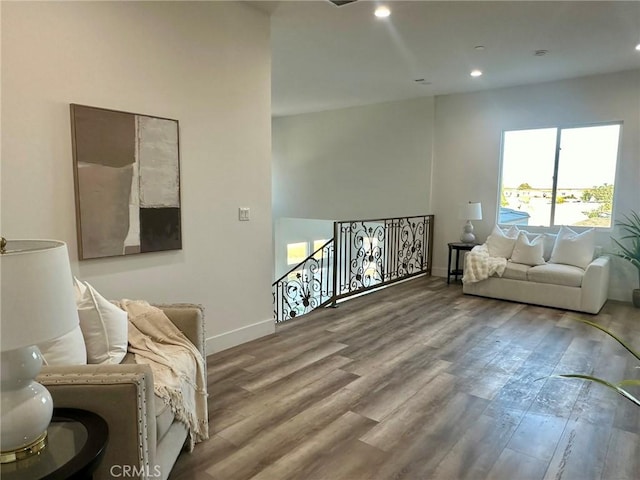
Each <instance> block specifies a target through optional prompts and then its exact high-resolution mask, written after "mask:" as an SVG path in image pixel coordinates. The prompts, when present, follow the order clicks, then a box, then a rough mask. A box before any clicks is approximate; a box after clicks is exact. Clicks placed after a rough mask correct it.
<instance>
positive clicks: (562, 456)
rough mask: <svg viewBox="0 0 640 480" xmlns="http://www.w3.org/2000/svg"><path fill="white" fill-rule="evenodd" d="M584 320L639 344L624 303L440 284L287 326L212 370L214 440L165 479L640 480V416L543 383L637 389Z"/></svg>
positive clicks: (629, 407) (632, 364) (599, 397)
mask: <svg viewBox="0 0 640 480" xmlns="http://www.w3.org/2000/svg"><path fill="white" fill-rule="evenodd" d="M208 315H209V316H211V317H215V313H213V312H208ZM575 317H582V318H587V319H591V320H593V321H596V322H598V323H600V324H602V325H604V326H607V327H610V328H612V329H613V330H615V331H616V332H617V333H619V335H620V336H621V337H623V338H625V339H626V340H629V342H630V343H631V344H632V345H633V346H634V348H636V349H640V310H638V309H634V308H633V307H632V305H631V304H626V303H621V302H613V301H609V302H608V303H607V304H606V305H605V307H604V309H603V310H602V312H601V313H600V314H598V315H597V316H592V315H587V314H577V313H570V312H565V311H562V310H556V309H550V308H543V307H537V306H530V305H522V304H517V303H510V302H503V301H499V300H491V299H485V298H479V297H471V296H465V295H462V288H461V287H460V285H447V284H446V282H445V281H444V280H443V279H441V278H437V277H423V278H419V279H416V280H412V281H410V282H406V283H403V284H400V285H396V286H393V287H390V288H387V289H384V290H382V291H379V292H375V293H373V294H370V295H366V296H363V297H359V298H356V299H354V300H350V301H347V302H344V303H342V304H340V305H339V307H338V308H337V309H325V310H322V311H319V312H314V313H312V314H310V315H307V316H305V317H302V318H300V319H298V320H294V321H291V322H288V323H287V324H284V325H282V326H279V327H278V328H277V333H276V334H275V335H271V336H269V337H264V338H261V339H258V340H256V341H253V342H250V343H247V344H244V345H240V346H238V347H235V348H233V349H230V350H227V351H224V352H220V353H217V354H215V355H211V356H210V357H209V358H208V359H207V360H208V362H207V363H208V382H209V392H210V398H209V417H210V432H211V439H210V440H208V441H207V442H204V443H201V444H199V445H197V446H196V448H195V450H194V452H193V453H191V454H189V453H183V454H182V455H181V456H180V457H179V458H178V461H177V462H176V465H175V466H174V469H173V471H172V473H171V476H170V479H171V480H184V479H193V480H213V479H215V480H245V479H255V480H258V479H260V480H370V479H371V480H388V479H389V480H390V479H408V480H426V479H442V480H458V479H473V480H482V479H503V480H528V479H532V480H541V479H545V480H546V479H549V480H574V479H575V480H585V479H607V480H609V479H611V480H625V479H629V480H631V479H634V480H635V479H640V408H639V407H637V406H635V405H633V404H632V403H631V402H629V401H628V400H625V399H624V398H622V397H621V396H619V395H616V394H615V393H613V392H611V391H609V390H608V389H605V388H604V387H601V386H599V385H595V384H593V383H589V382H584V381H580V380H564V379H558V378H544V377H547V376H549V375H552V374H556V373H588V374H594V375H596V376H602V377H604V378H607V379H610V380H620V379H622V378H640V370H639V369H638V368H637V367H638V362H636V361H634V359H633V357H632V356H631V355H630V354H629V353H628V352H626V351H625V350H623V349H622V347H620V346H619V345H618V344H617V343H615V342H614V341H613V340H611V339H610V338H609V337H607V336H606V335H605V334H604V333H602V332H600V331H598V330H596V329H593V328H591V327H588V326H586V325H584V324H581V323H579V322H576V321H574V320H573V319H572V318H575ZM214 321H215V319H214ZM635 393H636V394H640V391H638V389H636V390H635Z"/></svg>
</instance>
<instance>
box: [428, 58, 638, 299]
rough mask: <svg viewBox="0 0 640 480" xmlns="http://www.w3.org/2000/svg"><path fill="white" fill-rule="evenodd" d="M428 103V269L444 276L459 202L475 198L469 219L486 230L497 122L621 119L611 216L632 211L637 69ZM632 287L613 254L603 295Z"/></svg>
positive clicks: (624, 294) (601, 239) (491, 214)
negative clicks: (432, 223) (477, 209)
mask: <svg viewBox="0 0 640 480" xmlns="http://www.w3.org/2000/svg"><path fill="white" fill-rule="evenodd" d="M435 108H436V123H435V156H434V158H435V162H434V171H433V184H434V197H433V198H434V200H433V210H434V214H435V215H436V229H435V249H434V274H439V275H446V262H447V242H451V241H456V240H457V239H458V238H459V236H460V232H461V230H462V224H463V222H462V221H461V220H459V219H458V217H457V206H458V204H459V203H460V202H466V201H469V200H472V201H480V202H482V207H483V220H482V221H478V222H473V223H474V226H475V229H476V233H477V236H478V237H479V240H482V241H483V240H484V239H486V237H487V235H489V233H491V229H492V228H493V225H494V224H495V222H496V209H497V195H498V193H497V192H498V183H499V174H500V172H499V161H500V138H501V132H502V131H503V130H505V129H518V128H535V127H544V126H555V125H559V124H569V125H582V124H589V123H597V122H608V121H618V120H621V121H623V122H624V124H623V133H622V144H621V158H620V160H619V164H618V170H617V178H616V196H615V199H614V220H615V219H618V218H620V216H621V214H625V213H628V212H629V211H630V210H631V209H634V210H636V211H638V210H640V188H639V186H640V70H636V71H631V72H622V73H617V74H610V75H599V76H593V77H585V78H580V79H574V80H566V81H560V82H552V83H544V84H537V85H528V86H523V87H516V88H506V89H499V90H492V91H486V92H480V93H472V94H457V95H448V96H441V97H437V98H436V102H435ZM613 233H614V232H612V231H605V232H600V233H599V234H598V237H597V238H598V243H599V244H601V245H605V246H608V245H609V244H610V236H611V235H612V234H613ZM636 286H637V272H636V271H635V269H633V267H631V266H630V265H628V264H626V263H625V262H623V261H619V260H618V259H615V261H614V268H613V270H612V278H611V288H610V298H615V299H620V300H626V301H630V299H631V289H632V288H635V287H636Z"/></svg>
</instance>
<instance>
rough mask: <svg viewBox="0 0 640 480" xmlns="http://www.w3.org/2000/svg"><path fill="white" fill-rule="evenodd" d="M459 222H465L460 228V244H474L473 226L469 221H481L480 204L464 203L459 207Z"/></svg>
mask: <svg viewBox="0 0 640 480" xmlns="http://www.w3.org/2000/svg"><path fill="white" fill-rule="evenodd" d="M458 216H459V217H460V220H466V221H467V223H465V225H464V227H463V228H462V235H460V241H461V242H462V243H475V241H476V236H475V235H474V234H473V225H472V224H471V220H482V204H481V203H480V202H477V203H472V202H469V203H465V204H464V205H462V206H461V207H460V214H459V215H458Z"/></svg>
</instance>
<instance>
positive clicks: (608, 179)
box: [498, 123, 621, 228]
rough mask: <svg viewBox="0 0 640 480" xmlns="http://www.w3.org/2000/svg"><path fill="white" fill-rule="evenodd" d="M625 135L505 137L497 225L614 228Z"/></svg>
mask: <svg viewBox="0 0 640 480" xmlns="http://www.w3.org/2000/svg"><path fill="white" fill-rule="evenodd" d="M620 129H621V124H620V123H612V124H604V125H594V126H588V127H571V128H560V127H558V128H540V129H533V130H510V131H505V132H504V133H503V138H502V178H501V182H500V208H499V209H498V210H499V214H498V223H500V224H503V225H504V224H516V225H534V226H544V227H549V226H553V225H570V226H584V227H600V228H609V227H611V214H612V209H613V193H614V188H615V176H616V164H617V160H618V145H619V139H620Z"/></svg>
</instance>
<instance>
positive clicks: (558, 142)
mask: <svg viewBox="0 0 640 480" xmlns="http://www.w3.org/2000/svg"><path fill="white" fill-rule="evenodd" d="M609 125H618V126H619V131H618V152H617V155H616V170H615V179H614V182H613V198H612V201H611V224H610V226H609V227H598V226H593V227H585V226H571V228H574V227H575V229H585V228H595V229H598V230H600V231H608V230H613V227H614V222H613V218H614V211H615V197H616V186H617V184H618V173H619V166H620V156H621V150H622V131H623V126H624V122H622V121H610V122H597V123H589V124H561V125H550V126H537V127H528V128H511V129H505V130H503V131H502V134H501V138H500V165H499V167H500V169H499V175H500V176H499V179H498V198H497V203H496V205H497V208H496V224H498V225H507V224H502V223H500V207H501V200H502V199H501V193H502V190H503V184H502V182H503V179H502V176H503V168H504V150H505V145H504V141H505V135H506V134H507V133H508V132H518V131H526V130H547V129H556V148H555V159H554V171H553V183H552V193H551V195H552V198H551V213H550V218H549V226H548V227H547V226H540V225H529V226H527V227H533V228H534V229H548V228H554V227H558V226H560V225H561V224H557V223H555V210H556V202H557V193H558V169H559V163H560V150H561V148H560V145H561V140H562V131H563V130H570V129H577V128H589V127H604V126H609Z"/></svg>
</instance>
